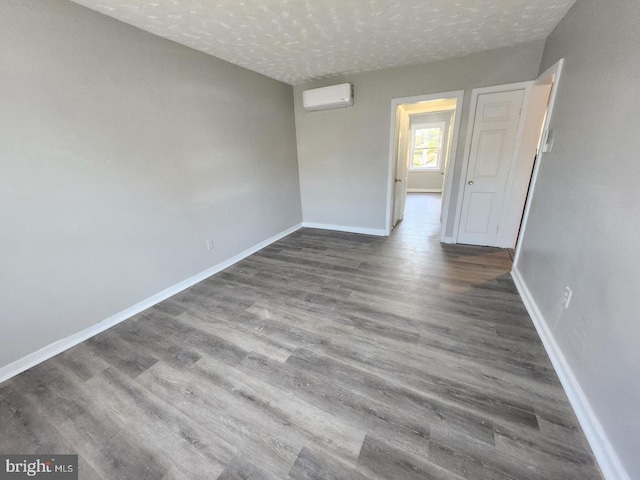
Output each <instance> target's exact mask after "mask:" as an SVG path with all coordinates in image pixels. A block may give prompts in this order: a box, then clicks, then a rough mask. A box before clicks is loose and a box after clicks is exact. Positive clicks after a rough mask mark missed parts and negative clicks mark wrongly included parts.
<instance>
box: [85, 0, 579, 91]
mask: <svg viewBox="0 0 640 480" xmlns="http://www.w3.org/2000/svg"><path fill="white" fill-rule="evenodd" d="M73 1H75V2H76V3H79V4H81V5H84V6H86V7H89V8H91V9H93V10H97V11H98V12H101V13H104V14H105V15H109V16H111V17H114V18H117V19H119V20H121V21H123V22H126V23H129V24H131V25H134V26H136V27H138V28H141V29H142V30H146V31H148V32H151V33H154V34H156V35H159V36H161V37H164V38H167V39H169V40H173V41H175V42H178V43H181V44H183V45H186V46H189V47H191V48H194V49H196V50H200V51H202V52H205V53H208V54H211V55H213V56H216V57H218V58H222V59H224V60H227V61H229V62H231V63H234V64H236V65H240V66H242V67H245V68H248V69H250V70H254V71H256V72H259V73H262V74H264V75H266V76H268V77H272V78H275V79H277V80H281V81H283V82H286V83H289V84H292V85H295V84H299V83H302V82H305V81H307V80H311V79H316V78H323V77H331V76H335V75H339V74H345V73H357V72H364V71H370V70H378V69H382V68H389V67H398V66H403V65H412V64H419V63H426V62H431V61H434V60H441V59H445V58H450V57H456V56H462V55H467V54H469V53H473V52H479V51H483V50H492V49H495V48H500V47H507V46H511V45H515V44H517V43H522V42H527V41H531V40H536V39H540V38H545V37H546V36H547V35H549V33H551V31H552V30H553V28H554V27H555V26H556V25H557V24H558V22H559V21H560V20H561V19H562V17H564V15H565V14H566V13H567V11H568V10H569V8H570V7H571V6H572V5H573V3H574V2H575V0H459V1H452V0H155V1H150V0H127V1H123V0H73Z"/></svg>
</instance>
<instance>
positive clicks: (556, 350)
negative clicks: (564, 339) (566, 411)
mask: <svg viewBox="0 0 640 480" xmlns="http://www.w3.org/2000/svg"><path fill="white" fill-rule="evenodd" d="M511 277H512V278H513V282H514V283H515V285H516V288H517V289H518V293H519V294H520V297H521V298H522V302H523V303H524V306H525V308H526V309H527V312H528V313H529V316H530V317H531V320H532V321H533V325H534V326H535V328H536V331H537V332H538V336H539V337H540V340H542V344H543V345H544V348H545V350H546V351H547V355H549V359H550V360H551V364H552V365H553V368H554V370H555V371H556V374H557V375H558V378H559V379H560V383H561V384H562V387H563V388H564V391H565V393H566V394H567V397H568V398H569V402H570V403H571V406H572V407H573V410H574V412H575V414H576V417H578V421H579V422H580V426H581V427H582V430H583V431H584V434H585V436H586V437H587V441H588V442H589V445H590V446H591V449H592V450H593V454H594V455H595V457H596V459H597V460H598V464H599V466H600V469H601V470H602V473H603V475H604V476H605V478H606V479H607V480H631V477H629V475H628V474H627V472H626V470H625V469H624V467H623V466H622V463H621V462H620V459H619V458H618V455H617V454H616V452H615V450H614V448H613V446H612V445H611V442H610V441H609V438H608V437H607V434H606V433H605V431H604V429H603V428H602V425H601V424H600V421H599V420H598V417H597V416H596V414H595V412H594V411H593V408H591V404H590V403H589V400H588V399H587V396H586V395H585V393H584V391H583V390H582V388H581V387H580V383H579V382H578V380H577V379H576V377H575V375H574V374H573V371H572V370H571V366H570V365H569V363H568V362H567V360H566V358H565V356H564V354H563V353H562V350H561V349H560V347H559V346H558V344H557V343H556V340H555V338H554V336H553V333H552V332H551V329H550V328H549V324H548V322H547V321H546V320H545V318H544V316H543V315H542V312H540V309H539V308H538V305H537V304H536V302H535V300H534V298H533V295H531V292H530V291H529V288H528V287H527V284H526V283H525V282H524V279H523V278H522V275H521V273H520V271H519V270H518V268H517V267H515V266H514V268H513V270H512V271H511Z"/></svg>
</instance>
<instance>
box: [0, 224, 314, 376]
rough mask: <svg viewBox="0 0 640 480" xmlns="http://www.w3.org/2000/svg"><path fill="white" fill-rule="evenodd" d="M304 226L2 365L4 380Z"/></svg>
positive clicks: (282, 233)
mask: <svg viewBox="0 0 640 480" xmlns="http://www.w3.org/2000/svg"><path fill="white" fill-rule="evenodd" d="M301 228H302V224H301V223H299V224H297V225H294V226H293V227H291V228H288V229H286V230H284V231H282V232H280V233H278V234H276V235H274V236H272V237H270V238H267V239H266V240H264V241H262V242H260V243H258V244H256V245H254V246H253V247H250V248H248V249H246V250H244V251H242V252H240V253H238V254H237V255H235V256H233V257H231V258H230V259H228V260H225V261H224V262H220V263H218V264H217V265H214V266H213V267H211V268H208V269H206V270H204V271H202V272H200V273H198V274H196V275H194V276H192V277H189V278H187V279H185V280H183V281H181V282H180V283H176V284H175V285H173V286H171V287H169V288H165V289H164V290H162V291H161V292H158V293H156V294H155V295H153V296H151V297H149V298H145V299H144V300H142V301H141V302H138V303H136V304H135V305H132V306H131V307H129V308H127V309H125V310H122V311H121V312H118V313H116V314H114V315H111V316H110V317H108V318H106V319H104V320H102V321H100V322H98V323H96V324H95V325H92V326H91V327H89V328H85V329H84V330H81V331H79V332H77V333H74V334H73V335H70V336H68V337H66V338H63V339H61V340H58V341H56V342H53V343H51V344H49V345H47V346H46V347H43V348H41V349H40V350H37V351H35V352H33V353H30V354H29V355H27V356H25V357H22V358H21V359H19V360H16V361H15V362H12V363H10V364H9V365H6V366H4V367H2V368H0V383H2V382H4V381H6V380H9V379H10V378H12V377H15V376H16V375H18V374H20V373H22V372H24V371H25V370H28V369H30V368H31V367H34V366H36V365H38V364H39V363H42V362H44V361H45V360H48V359H49V358H51V357H54V356H56V355H58V354H59V353H62V352H64V351H65V350H68V349H70V348H71V347H75V346H76V345H78V344H79V343H81V342H84V341H85V340H87V339H89V338H91V337H93V336H95V335H97V334H99V333H101V332H104V331H105V330H107V329H109V328H111V327H113V326H114V325H117V324H119V323H121V322H123V321H125V320H127V319H128V318H131V317H133V316H134V315H137V314H138V313H140V312H143V311H144V310H146V309H148V308H151V307H153V306H154V305H156V304H158V303H160V302H162V301H163V300H166V299H167V298H169V297H172V296H174V295H175V294H176V293H179V292H181V291H183V290H186V289H187V288H189V287H191V286H193V285H195V284H196V283H198V282H201V281H202V280H204V279H206V278H209V277H210V276H212V275H215V274H216V273H218V272H221V271H222V270H224V269H225V268H228V267H230V266H231V265H233V264H235V263H238V262H239V261H240V260H243V259H245V258H247V257H248V256H250V255H252V254H253V253H255V252H257V251H259V250H262V249H263V248H264V247H267V246H269V245H271V244H272V243H274V242H277V241H278V240H280V239H282V238H284V237H286V236H287V235H290V234H292V233H293V232H296V231H298V230H300V229H301Z"/></svg>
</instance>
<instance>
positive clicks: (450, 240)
mask: <svg viewBox="0 0 640 480" xmlns="http://www.w3.org/2000/svg"><path fill="white" fill-rule="evenodd" d="M443 243H446V244H450V245H451V244H454V243H456V240H455V238H453V237H444V242H443Z"/></svg>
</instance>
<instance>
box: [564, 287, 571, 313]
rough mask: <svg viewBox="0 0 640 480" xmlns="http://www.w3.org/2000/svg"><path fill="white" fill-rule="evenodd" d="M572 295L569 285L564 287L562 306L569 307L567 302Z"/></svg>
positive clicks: (569, 301)
mask: <svg viewBox="0 0 640 480" xmlns="http://www.w3.org/2000/svg"><path fill="white" fill-rule="evenodd" d="M572 295H573V292H572V291H571V289H570V288H569V287H565V289H564V296H563V297H562V305H563V306H564V308H565V309H567V308H569V303H571V296H572Z"/></svg>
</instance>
